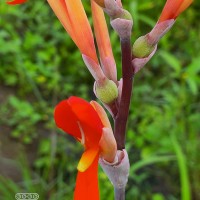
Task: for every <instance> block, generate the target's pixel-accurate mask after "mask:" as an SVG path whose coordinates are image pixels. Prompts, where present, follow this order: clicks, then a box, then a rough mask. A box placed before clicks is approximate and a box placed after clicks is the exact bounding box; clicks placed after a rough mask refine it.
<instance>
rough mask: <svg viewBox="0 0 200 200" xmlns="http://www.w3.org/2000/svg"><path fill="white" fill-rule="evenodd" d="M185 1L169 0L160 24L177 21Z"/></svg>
mask: <svg viewBox="0 0 200 200" xmlns="http://www.w3.org/2000/svg"><path fill="white" fill-rule="evenodd" d="M183 1H184V0H167V2H166V4H165V6H164V8H163V10H162V13H161V15H160V18H159V20H158V22H163V21H165V20H168V19H175V18H176V12H177V10H178V9H179V8H180V6H181V4H182V3H183Z"/></svg>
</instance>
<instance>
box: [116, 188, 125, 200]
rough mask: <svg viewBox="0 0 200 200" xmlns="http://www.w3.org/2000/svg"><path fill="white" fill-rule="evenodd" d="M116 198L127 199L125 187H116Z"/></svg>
mask: <svg viewBox="0 0 200 200" xmlns="http://www.w3.org/2000/svg"><path fill="white" fill-rule="evenodd" d="M115 199H117V200H125V188H115Z"/></svg>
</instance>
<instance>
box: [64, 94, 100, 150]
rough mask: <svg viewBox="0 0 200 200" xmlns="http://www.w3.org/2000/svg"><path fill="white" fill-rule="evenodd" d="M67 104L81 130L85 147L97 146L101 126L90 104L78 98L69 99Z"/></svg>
mask: <svg viewBox="0 0 200 200" xmlns="http://www.w3.org/2000/svg"><path fill="white" fill-rule="evenodd" d="M68 103H69V105H70V106H71V109H72V111H73V113H74V114H75V115H76V117H77V120H78V121H79V122H80V125H81V127H82V129H83V132H84V134H85V142H86V144H85V145H86V147H93V146H96V145H98V143H99V140H100V139H101V135H102V128H103V124H102V122H101V119H100V118H99V116H98V114H97V112H96V111H95V109H94V108H93V107H92V106H91V105H90V103H88V102H87V101H85V100H84V99H81V98H79V97H70V98H69V99H68Z"/></svg>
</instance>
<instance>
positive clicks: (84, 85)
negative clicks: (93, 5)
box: [0, 0, 200, 200]
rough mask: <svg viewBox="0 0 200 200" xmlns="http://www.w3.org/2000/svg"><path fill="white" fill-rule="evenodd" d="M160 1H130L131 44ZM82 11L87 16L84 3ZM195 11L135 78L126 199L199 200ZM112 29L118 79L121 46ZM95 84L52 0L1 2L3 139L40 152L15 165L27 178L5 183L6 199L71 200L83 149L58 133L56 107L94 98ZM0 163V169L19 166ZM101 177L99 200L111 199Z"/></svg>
mask: <svg viewBox="0 0 200 200" xmlns="http://www.w3.org/2000/svg"><path fill="white" fill-rule="evenodd" d="M164 2H165V1H162V2H155V1H152V0H140V1H139V0H134V1H124V6H125V8H127V9H128V10H129V11H130V12H131V14H132V15H133V19H134V31H133V35H132V39H133V41H134V40H135V39H136V38H137V37H139V36H141V35H144V34H146V33H147V32H148V31H150V30H151V28H152V27H153V26H154V25H155V23H156V20H157V19H158V17H159V13H160V12H161V9H162V6H163V5H164ZM84 3H85V8H86V12H87V13H88V15H89V16H91V15H90V6H89V3H88V1H85V2H84ZM199 9H200V5H199V4H198V2H197V1H195V2H194V3H193V5H192V6H191V7H190V8H189V9H188V10H187V11H186V12H184V13H183V14H182V15H181V16H180V17H179V18H178V20H177V22H176V24H175V25H174V27H173V28H172V30H171V31H170V32H169V33H168V34H167V35H166V36H165V37H164V38H163V39H162V40H161V42H160V43H159V49H158V51H157V54H156V55H155V56H154V57H153V58H152V60H151V61H150V62H149V63H148V64H147V66H146V67H145V68H144V69H143V70H142V71H141V72H139V73H138V74H137V75H136V77H135V82H134V92H133V98H132V104H131V109H130V117H129V123H128V131H127V149H128V152H129V155H130V161H131V171H130V178H129V183H128V186H127V198H126V199H127V200H148V199H151V200H164V199H166V200H180V199H181V200H199V199H200V193H199V191H200V173H199V172H200V157H199V155H198V154H199V152H200V135H199V134H200V123H199V122H200V94H199V90H200V76H199V75H200V42H199V41H200V24H199V18H200V13H199ZM89 19H90V21H91V17H89ZM109 30H110V37H111V42H112V44H113V51H114V55H115V58H116V62H117V67H118V77H120V76H121V66H120V45H119V40H118V37H117V35H116V33H114V32H113V31H112V29H111V28H110V26H109ZM92 85H93V79H92V77H91V75H90V74H89V72H88V71H87V70H86V67H85V66H84V64H83V61H82V59H81V55H80V53H79V51H78V49H77V48H76V46H75V45H74V43H73V42H72V40H71V39H70V37H69V36H68V35H67V34H66V32H65V31H64V29H63V28H62V26H61V24H60V22H59V21H58V20H57V19H56V17H55V15H54V14H53V12H52V10H51V9H50V8H49V6H48V4H47V3H46V1H41V0H35V1H34V2H33V1H31V0H30V1H28V2H27V3H26V4H23V5H19V6H8V5H7V4H5V2H4V1H2V0H1V2H0V103H1V106H0V137H1V135H4V136H5V135H6V136H7V137H8V138H9V139H10V140H11V141H12V140H15V141H16V142H17V143H21V144H22V145H24V146H26V147H27V145H31V144H33V145H34V146H35V149H34V155H35V158H34V159H31V160H30V159H29V156H30V155H29V154H28V153H26V151H24V152H20V153H19V155H25V156H24V157H21V158H18V156H16V157H15V158H14V162H15V163H20V164H17V166H18V167H17V166H16V168H19V169H21V173H22V176H21V180H18V181H15V180H12V177H11V176H9V175H7V176H5V175H3V173H2V175H1V176H0V198H1V199H6V200H11V199H13V198H14V195H15V193H17V192H37V193H39V195H40V199H52V200H53V199H60V200H62V199H67V200H68V199H69V200H70V199H72V194H73V188H74V184H75V176H76V165H77V162H78V159H79V157H80V155H81V152H82V148H81V146H80V145H79V144H77V143H75V141H74V140H73V139H72V138H70V137H69V136H67V135H65V134H64V133H61V132H60V131H59V130H58V129H57V128H56V127H55V124H54V122H53V109H54V106H55V105H56V104H57V103H58V102H59V101H60V100H61V99H64V98H67V97H69V96H71V95H76V96H80V97H83V98H85V99H87V100H90V99H93V98H94V95H93V93H92ZM2 138H3V137H2ZM3 144H4V141H3V140H2V142H1V145H0V148H1V146H2V145H3ZM10 151H11V153H14V152H12V149H10ZM0 155H1V158H2V159H1V161H2V162H3V160H4V158H6V159H13V158H9V157H6V155H4V154H3V152H1V151H0ZM27 160H29V162H27ZM16 173H17V172H16ZM99 179H100V188H101V199H102V200H104V199H107V200H112V199H113V189H112V186H111V184H110V182H109V181H108V180H107V177H106V176H105V174H104V173H103V172H102V171H101V170H100V173H99Z"/></svg>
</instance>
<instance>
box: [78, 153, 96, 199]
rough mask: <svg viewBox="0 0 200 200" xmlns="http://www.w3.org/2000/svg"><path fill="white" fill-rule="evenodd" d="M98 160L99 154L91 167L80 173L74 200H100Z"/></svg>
mask: <svg viewBox="0 0 200 200" xmlns="http://www.w3.org/2000/svg"><path fill="white" fill-rule="evenodd" d="M98 160H99V155H98V154H97V155H96V157H95V159H94V161H93V163H92V164H91V165H90V167H89V168H88V169H87V170H86V171H84V172H80V171H78V175H77V178H76V187H75V191H74V200H90V199H91V200H99V199H100V198H99V188H98Z"/></svg>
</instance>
